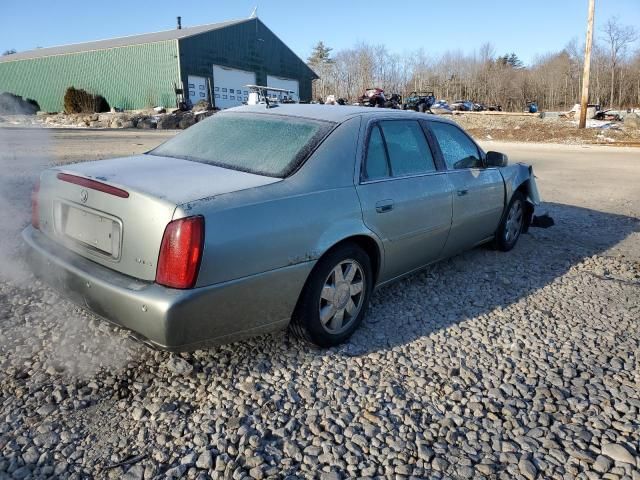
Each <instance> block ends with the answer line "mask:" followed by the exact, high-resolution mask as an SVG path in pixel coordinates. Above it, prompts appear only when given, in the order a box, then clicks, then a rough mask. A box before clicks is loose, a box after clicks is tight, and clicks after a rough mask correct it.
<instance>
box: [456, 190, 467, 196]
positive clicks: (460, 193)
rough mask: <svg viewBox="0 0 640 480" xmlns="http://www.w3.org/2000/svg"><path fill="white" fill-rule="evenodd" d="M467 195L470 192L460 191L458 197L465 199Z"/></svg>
mask: <svg viewBox="0 0 640 480" xmlns="http://www.w3.org/2000/svg"><path fill="white" fill-rule="evenodd" d="M467 193H469V190H466V189H465V190H458V196H459V197H463V196H465V195H466V194H467Z"/></svg>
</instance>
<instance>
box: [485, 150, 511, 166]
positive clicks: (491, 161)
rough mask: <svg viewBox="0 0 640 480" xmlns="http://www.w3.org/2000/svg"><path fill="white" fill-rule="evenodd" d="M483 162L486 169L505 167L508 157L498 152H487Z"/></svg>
mask: <svg viewBox="0 0 640 480" xmlns="http://www.w3.org/2000/svg"><path fill="white" fill-rule="evenodd" d="M485 162H486V164H487V167H506V166H507V164H508V163H509V157H507V156H506V155H505V154H504V153H500V152H487V156H486V158H485Z"/></svg>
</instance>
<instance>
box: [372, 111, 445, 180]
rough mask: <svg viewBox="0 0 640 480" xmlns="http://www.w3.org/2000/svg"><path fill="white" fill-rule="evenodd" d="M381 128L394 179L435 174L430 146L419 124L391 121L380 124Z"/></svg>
mask: <svg viewBox="0 0 640 480" xmlns="http://www.w3.org/2000/svg"><path fill="white" fill-rule="evenodd" d="M380 127H381V128H382V133H383V134H384V140H385V142H386V143H387V151H388V152H389V162H390V164H391V172H392V174H393V176H394V177H402V176H404V175H413V174H417V173H425V172H435V170H436V166H435V163H434V161H433V156H432V155H431V150H430V149H429V144H428V143H427V139H426V138H425V136H424V132H423V131H422V127H421V126H420V124H419V123H418V122H416V121H393V120H390V121H384V122H380Z"/></svg>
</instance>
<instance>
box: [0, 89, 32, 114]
mask: <svg viewBox="0 0 640 480" xmlns="http://www.w3.org/2000/svg"><path fill="white" fill-rule="evenodd" d="M38 110H40V106H39V105H38V102H36V101H35V100H31V99H27V100H25V99H23V98H22V97H20V96H18V95H14V94H12V93H8V92H2V93H0V113H3V114H7V115H35V114H36V112H37V111H38Z"/></svg>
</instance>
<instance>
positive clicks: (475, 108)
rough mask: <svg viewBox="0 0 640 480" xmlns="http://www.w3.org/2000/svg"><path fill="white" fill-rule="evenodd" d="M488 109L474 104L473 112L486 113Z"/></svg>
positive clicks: (480, 104) (479, 104)
mask: <svg viewBox="0 0 640 480" xmlns="http://www.w3.org/2000/svg"><path fill="white" fill-rule="evenodd" d="M486 109H487V107H485V106H484V105H483V104H482V103H474V104H473V111H474V112H484V111H485V110H486Z"/></svg>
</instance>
